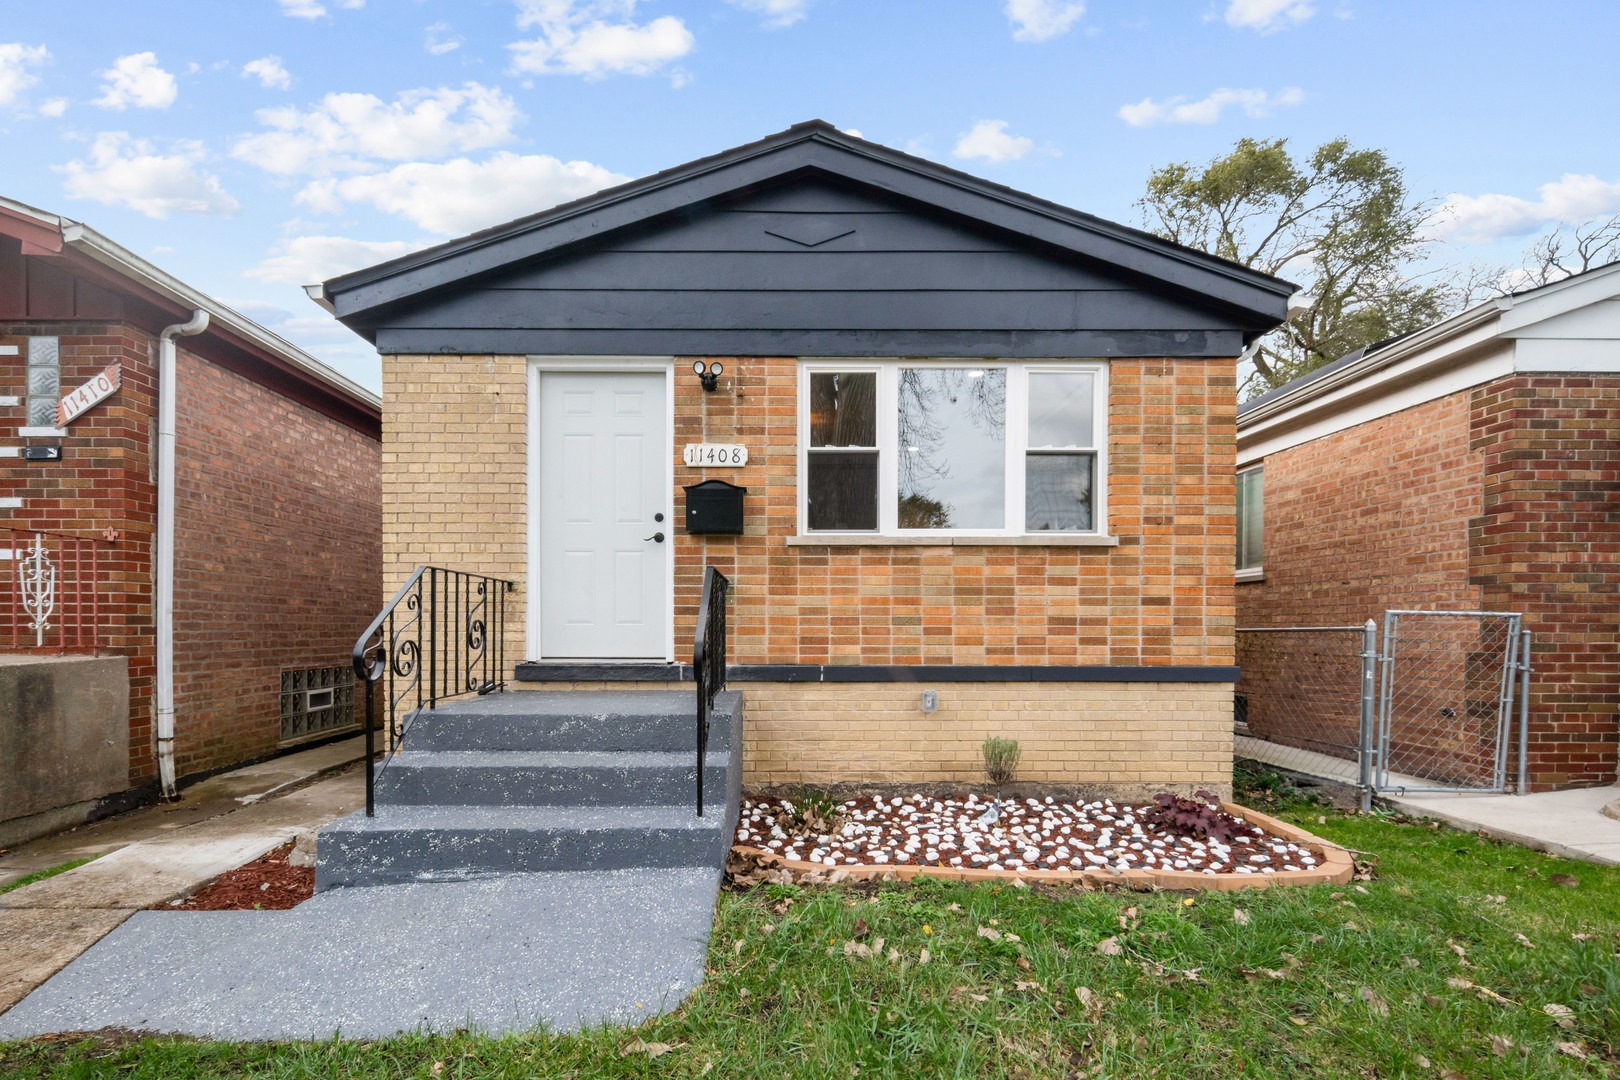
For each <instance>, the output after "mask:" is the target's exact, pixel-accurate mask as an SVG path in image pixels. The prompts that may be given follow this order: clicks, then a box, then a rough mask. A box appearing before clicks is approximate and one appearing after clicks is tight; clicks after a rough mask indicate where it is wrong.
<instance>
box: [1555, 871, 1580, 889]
mask: <svg viewBox="0 0 1620 1080" xmlns="http://www.w3.org/2000/svg"><path fill="white" fill-rule="evenodd" d="M1547 880H1548V881H1550V882H1552V883H1553V884H1554V885H1557V886H1558V887H1559V888H1561V889H1578V888H1580V887H1581V879H1580V878H1578V877H1576V876H1575V875H1574V874H1548V875H1547Z"/></svg>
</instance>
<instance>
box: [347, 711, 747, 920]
mask: <svg viewBox="0 0 1620 1080" xmlns="http://www.w3.org/2000/svg"><path fill="white" fill-rule="evenodd" d="M692 710H693V700H692V695H691V694H687V693H680V692H673V691H670V692H666V691H621V692H612V691H604V692H569V691H525V692H519V693H509V694H502V695H498V696H490V697H484V698H472V699H466V700H462V701H454V702H449V703H447V704H445V705H441V706H440V707H439V708H437V709H435V710H432V711H431V712H429V711H424V712H422V713H420V714H418V715H417V716H416V717H415V718H414V720H413V722H412V723H411V725H410V727H409V729H408V733H407V735H406V737H405V742H404V746H403V748H402V749H401V750H400V751H399V753H397V754H395V755H394V757H393V759H392V760H391V761H389V762H388V764H387V767H386V768H384V769H383V770H382V772H381V773H380V774H379V775H378V779H377V792H376V802H377V807H376V816H375V817H371V818H368V817H366V816H365V815H364V814H354V815H351V816H349V817H347V818H343V819H341V820H339V821H336V822H333V823H332V824H331V825H328V826H327V827H326V828H324V829H322V830H321V834H320V840H319V842H318V844H317V848H316V850H317V863H316V870H315V888H316V890H317V891H325V890H327V889H331V888H338V887H348V886H371V885H393V884H403V883H408V882H421V881H450V880H470V879H476V878H484V877H491V876H495V875H501V874H513V873H531V872H538V871H551V870H623V869H634V868H657V869H671V868H675V867H683V866H692V867H710V868H719V867H720V866H722V865H723V864H724V861H725V853H726V848H727V841H728V839H729V837H730V835H731V832H732V830H733V829H735V827H736V822H737V812H738V806H739V803H740V799H741V784H742V770H741V768H740V767H737V766H739V765H740V763H741V760H742V740H741V735H742V723H741V720H742V717H741V695H739V694H738V693H736V692H734V691H733V692H728V693H725V694H721V695H720V697H719V698H718V699H717V700H716V702H715V708H714V710H713V712H712V713H711V715H710V722H709V749H708V754H707V758H706V762H705V768H704V797H705V802H706V804H707V806H706V808H705V812H704V816H703V817H701V818H700V817H698V816H697V814H696V810H695V806H694V801H695V798H696V790H695V789H696V781H697V760H696V746H695V743H694V734H693V718H692Z"/></svg>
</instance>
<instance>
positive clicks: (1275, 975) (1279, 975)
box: [1237, 967, 1288, 982]
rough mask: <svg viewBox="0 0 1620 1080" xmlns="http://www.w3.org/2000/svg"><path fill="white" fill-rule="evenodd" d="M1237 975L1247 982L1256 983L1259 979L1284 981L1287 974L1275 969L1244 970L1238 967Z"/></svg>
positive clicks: (1244, 968)
mask: <svg viewBox="0 0 1620 1080" xmlns="http://www.w3.org/2000/svg"><path fill="white" fill-rule="evenodd" d="M1237 973H1238V974H1239V975H1241V976H1243V977H1244V978H1245V979H1247V980H1248V981H1249V982H1256V981H1258V980H1259V979H1262V978H1266V979H1286V978H1288V972H1286V971H1278V970H1276V969H1275V968H1246V967H1239V968H1238V969H1237Z"/></svg>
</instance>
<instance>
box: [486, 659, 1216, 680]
mask: <svg viewBox="0 0 1620 1080" xmlns="http://www.w3.org/2000/svg"><path fill="white" fill-rule="evenodd" d="M1241 674H1242V672H1241V670H1240V669H1239V668H1236V667H1221V666H1202V665H1185V666H1183V665H1174V666H1171V665H1166V666H1163V667H1159V666H1152V667H1147V666H1137V665H1124V664H1076V665H1061V664H1053V665H1041V666H1035V665H1006V666H1003V665H999V664H995V665H983V666H975V665H964V664H728V665H726V678H727V680H729V681H730V682H767V683H783V682H787V683H800V682H827V683H928V682H964V683H1010V682H1016V683H1038V682H1153V683H1235V682H1237V681H1238V679H1239V677H1240V676H1241ZM513 677H514V678H515V679H516V681H518V682H597V681H612V682H657V681H668V682H677V681H679V682H691V681H692V678H693V676H692V665H690V664H611V663H568V662H565V661H564V662H559V661H548V662H544V663H522V664H518V665H517V666H516V668H515V670H514V673H513Z"/></svg>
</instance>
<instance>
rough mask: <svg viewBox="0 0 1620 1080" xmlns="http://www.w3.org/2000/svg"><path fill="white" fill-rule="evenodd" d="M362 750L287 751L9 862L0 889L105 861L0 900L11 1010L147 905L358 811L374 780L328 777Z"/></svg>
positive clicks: (51, 840) (1, 952)
mask: <svg viewBox="0 0 1620 1080" xmlns="http://www.w3.org/2000/svg"><path fill="white" fill-rule="evenodd" d="M363 753H364V746H363V742H361V741H359V740H347V741H346V742H344V743H336V744H330V745H328V746H324V747H320V748H318V749H316V750H310V751H305V752H303V753H301V754H292V755H288V756H287V757H284V758H279V759H277V760H276V761H275V762H265V763H263V764H261V765H255V766H251V767H250V768H248V769H243V770H239V771H238V772H236V773H227V774H223V775H221V776H218V777H214V778H213V779H212V780H208V781H204V782H203V783H202V784H198V785H196V786H195V787H193V788H189V789H187V790H186V791H185V792H184V795H185V798H184V799H183V800H182V801H181V802H178V803H173V804H170V805H168V806H154V807H149V808H146V809H144V810H139V811H136V812H134V813H131V814H125V815H122V816H120V817H118V818H115V819H111V820H109V821H105V822H98V823H96V824H92V825H86V826H81V827H79V828H77V829H73V830H70V831H68V832H66V833H62V834H60V835H58V836H53V837H46V838H42V839H40V840H36V841H33V842H31V843H29V844H26V845H23V846H22V847H21V848H19V849H18V850H16V851H14V852H11V853H8V855H7V856H6V858H5V859H4V860H0V884H4V883H5V882H8V881H15V880H17V879H19V878H21V877H23V876H25V875H27V874H30V873H33V872H35V871H37V870H42V869H47V868H50V867H54V866H60V865H61V864H62V863H64V862H71V861H73V860H75V859H82V858H87V857H90V856H93V855H99V856H100V857H99V858H97V859H96V860H95V861H94V862H90V863H86V864H85V865H84V866H80V867H77V868H76V869H73V870H69V871H67V872H66V873H62V874H58V875H56V876H55V877H52V878H47V879H46V880H44V881H38V882H35V883H34V884H32V885H25V886H23V887H22V888H20V889H14V890H12V891H11V892H8V893H3V894H0V941H3V942H5V948H3V949H0V1012H3V1011H4V1010H5V1009H7V1008H10V1007H11V1006H13V1005H15V1004H16V1003H17V1002H18V1001H19V1000H21V999H22V998H23V996H24V995H26V994H28V993H29V992H30V991H32V990H33V989H34V988H35V987H37V986H39V985H40V984H41V983H43V982H44V981H45V980H46V979H48V978H50V977H51V976H52V975H54V974H55V973H56V972H58V971H60V970H61V969H62V968H63V966H64V965H66V964H68V963H69V962H70V961H72V960H73V959H74V957H76V956H78V955H79V954H80V953H83V952H84V951H85V950H86V949H88V948H90V947H91V946H92V945H94V944H95V943H96V942H97V941H98V940H100V939H101V938H102V936H103V935H105V934H107V933H108V932H109V931H111V930H112V929H113V928H114V927H117V926H118V925H119V924H120V923H122V922H124V920H126V919H128V918H129V917H130V916H131V915H133V914H134V913H135V912H136V911H137V910H138V909H141V908H150V907H157V906H161V905H165V904H167V903H168V902H169V901H171V900H174V899H176V898H178V897H182V896H186V895H188V894H189V893H191V892H194V891H195V890H196V889H198V888H199V887H201V886H202V885H203V884H205V883H206V882H208V881H209V880H210V879H212V878H215V877H217V876H219V875H220V874H222V873H224V872H225V871H227V870H234V869H235V868H236V867H238V866H241V865H242V864H243V863H246V862H251V861H252V860H254V859H256V858H258V857H259V856H260V855H263V854H264V853H265V852H266V851H269V850H270V849H271V848H274V847H278V846H280V845H281V844H284V843H286V842H287V841H288V840H290V839H291V838H292V837H294V836H296V835H297V834H298V833H300V832H303V831H305V830H308V829H315V828H319V827H320V826H322V825H325V824H326V823H327V822H330V821H332V820H334V819H336V818H339V817H342V816H344V815H345V814H347V813H350V812H351V811H353V810H354V809H355V807H356V806H358V805H360V803H361V802H362V801H363V800H364V798H365V780H364V776H363V774H361V773H360V772H359V770H350V771H349V772H347V773H339V774H338V775H327V774H329V773H332V772H334V771H335V770H340V769H343V768H344V767H346V766H347V765H348V764H350V763H352V762H354V761H357V760H359V757H360V756H363ZM322 777H325V778H324V779H323V778H322ZM298 784H305V785H306V786H302V787H297V786H296V785H298Z"/></svg>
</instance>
